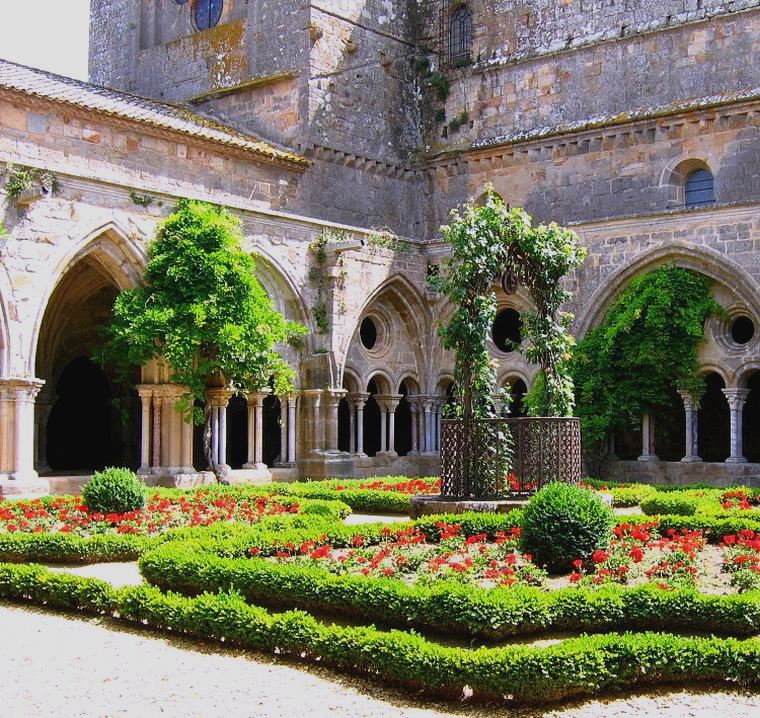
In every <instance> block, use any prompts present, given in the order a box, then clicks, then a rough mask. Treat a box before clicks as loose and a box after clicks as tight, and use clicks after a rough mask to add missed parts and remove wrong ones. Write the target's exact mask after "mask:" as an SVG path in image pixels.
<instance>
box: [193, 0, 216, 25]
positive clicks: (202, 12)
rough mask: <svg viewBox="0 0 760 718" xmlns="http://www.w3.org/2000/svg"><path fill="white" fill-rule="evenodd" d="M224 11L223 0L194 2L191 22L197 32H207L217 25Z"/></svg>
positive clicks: (197, 0) (198, 0)
mask: <svg viewBox="0 0 760 718" xmlns="http://www.w3.org/2000/svg"><path fill="white" fill-rule="evenodd" d="M222 10H224V0H196V1H195V5H194V7H193V22H194V23H195V27H196V29H198V30H209V29H211V28H212V27H216V26H217V25H218V24H219V20H221V18H222Z"/></svg>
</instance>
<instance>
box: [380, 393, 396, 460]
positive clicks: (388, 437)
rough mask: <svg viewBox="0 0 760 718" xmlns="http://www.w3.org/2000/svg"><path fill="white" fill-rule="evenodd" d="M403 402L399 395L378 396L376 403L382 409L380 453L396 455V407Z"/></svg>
mask: <svg viewBox="0 0 760 718" xmlns="http://www.w3.org/2000/svg"><path fill="white" fill-rule="evenodd" d="M400 400H401V395H399V394H377V395H376V396H375V401H377V404H378V406H379V407H380V451H379V452H378V453H381V454H391V455H395V454H396V450H395V446H396V437H395V433H396V414H395V411H396V407H397V406H398V403H399V401H400Z"/></svg>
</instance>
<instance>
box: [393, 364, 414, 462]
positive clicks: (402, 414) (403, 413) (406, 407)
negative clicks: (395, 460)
mask: <svg viewBox="0 0 760 718" xmlns="http://www.w3.org/2000/svg"><path fill="white" fill-rule="evenodd" d="M398 393H399V394H400V395H401V399H399V402H398V406H397V407H396V423H395V427H396V434H395V449H396V453H397V454H398V455H399V456H406V455H407V454H408V453H409V452H410V451H411V450H412V448H413V447H412V406H411V404H410V403H409V399H408V398H407V397H408V396H410V395H413V394H416V393H417V391H416V388H414V387H412V382H411V380H410V379H405V380H404V381H402V382H401V386H400V387H399V390H398Z"/></svg>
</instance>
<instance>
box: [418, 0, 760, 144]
mask: <svg viewBox="0 0 760 718" xmlns="http://www.w3.org/2000/svg"><path fill="white" fill-rule="evenodd" d="M599 4H600V3H596V2H592V3H589V6H588V8H587V6H586V4H585V3H583V4H582V5H581V12H580V13H578V14H576V15H574V16H573V18H582V20H579V22H585V20H586V19H587V18H588V19H589V20H590V21H589V24H588V31H587V32H584V33H582V34H581V35H580V36H576V35H575V34H574V33H575V32H576V30H573V29H572V24H571V25H568V29H567V33H568V36H572V37H574V38H575V39H574V40H573V41H572V42H571V43H570V44H569V45H567V49H564V48H560V47H558V40H557V38H558V37H559V36H560V35H561V33H562V31H563V23H562V22H559V23H558V24H557V25H555V24H552V23H550V22H548V21H542V22H540V23H539V22H538V20H535V21H534V20H531V22H534V23H535V24H534V25H531V26H530V27H529V28H524V32H523V31H521V32H520V33H518V34H517V35H515V34H514V32H516V31H514V30H510V27H513V26H510V23H509V22H507V20H506V18H508V17H512V18H513V22H517V23H518V25H520V22H518V20H517V19H515V18H514V16H513V15H511V14H510V13H511V12H512V6H513V4H512V3H509V4H505V3H497V5H498V6H499V7H501V8H502V9H501V10H500V9H499V7H497V8H495V9H494V14H493V15H492V16H489V17H487V18H485V19H484V13H483V12H478V10H477V7H475V8H474V11H473V17H474V18H475V22H476V25H477V30H476V35H475V49H474V53H475V54H476V55H477V54H478V53H480V54H481V57H483V61H482V62H480V63H476V64H475V65H473V66H467V67H464V68H461V69H454V70H452V71H451V72H450V73H449V74H450V78H451V92H450V95H449V98H448V100H447V102H446V103H445V104H446V116H447V121H450V120H451V119H452V118H454V117H456V116H458V115H460V114H461V113H463V112H466V113H467V115H468V119H469V123H465V124H464V125H463V126H462V127H461V128H460V129H459V130H457V131H456V132H448V137H443V136H442V131H443V128H442V126H441V125H438V127H437V129H436V130H435V131H434V133H433V134H432V135H431V136H430V137H429V140H428V141H429V143H430V144H432V145H433V146H459V147H461V146H464V145H466V144H469V143H471V142H475V141H483V142H485V141H493V140H494V139H497V138H499V137H500V136H504V135H509V134H512V133H516V132H529V131H531V130H535V129H537V128H541V127H547V126H554V125H561V124H571V123H575V122H582V121H585V120H587V119H590V118H595V117H598V116H603V115H609V116H614V115H618V114H619V113H625V112H630V111H632V110H634V109H637V108H647V107H654V106H667V105H670V104H672V103H675V102H677V101H681V100H685V99H689V98H697V97H706V96H710V95H720V94H723V93H726V92H731V91H736V90H747V89H750V88H753V87H757V86H758V85H760V65H758V63H757V62H753V61H752V60H751V58H756V57H757V53H758V40H757V38H758V36H759V31H760V13H758V12H757V11H756V10H755V11H745V12H734V11H728V10H726V11H725V12H726V14H723V15H719V16H716V17H713V18H711V19H708V20H704V21H700V22H688V23H686V24H683V25H678V24H677V19H678V18H677V16H671V19H670V24H669V25H667V27H665V28H664V29H662V30H659V31H657V32H652V31H650V28H652V27H657V26H659V25H663V26H664V25H665V24H666V23H665V21H666V19H667V16H668V14H669V10H668V7H667V6H669V5H676V4H677V5H679V6H683V3H681V2H678V3H664V4H663V3H657V4H655V3H649V2H646V3H645V2H635V3H633V5H634V6H635V7H637V6H641V7H644V8H646V13H645V17H646V19H648V20H650V21H649V22H641V23H639V24H638V25H633V24H631V23H633V22H635V20H633V21H628V23H627V24H626V27H627V28H628V29H627V30H626V32H625V36H624V37H621V38H620V39H604V38H605V37H606V35H605V33H604V32H603V31H602V30H601V29H600V30H596V29H595V27H596V26H598V25H600V24H601V25H604V24H608V25H610V27H612V28H613V29H614V27H616V26H617V24H618V23H621V22H624V21H623V20H622V19H621V15H620V11H619V10H618V8H617V6H616V5H613V6H609V7H608V8H607V9H606V10H605V11H604V12H600V11H599V8H598V7H597V6H598V5H599ZM475 5H476V6H477V5H479V3H475ZM542 5H543V6H544V10H546V9H547V8H548V6H551V7H552V12H556V13H557V14H561V13H562V12H564V9H565V8H567V9H568V10H569V11H570V12H572V11H573V10H575V9H576V8H577V7H578V5H580V3H567V4H560V3H544V4H542ZM749 5H750V4H749V3H748V4H747V5H745V6H743V7H747V6H749ZM755 5H756V4H755V3H752V4H751V6H755ZM586 8H587V9H586ZM622 9H623V7H622V6H621V10H622ZM713 10H714V8H713ZM532 11H533V8H525V7H523V9H522V13H523V14H522V15H518V18H519V17H522V18H525V17H528V18H533V17H538V16H540V14H541V11H539V14H538V15H537V16H534V14H533V12H532ZM624 12H625V14H626V15H627V14H628V12H629V10H628V4H626V7H625V8H624ZM706 12H708V10H707V9H704V8H703V10H700V11H699V12H697V13H695V14H694V15H688V14H687V15H685V16H684V17H685V18H686V19H689V18H691V17H694V18H696V17H698V16H699V15H700V14H704V13H706ZM634 17H635V14H634ZM656 17H659V19H660V20H662V22H661V23H658V21H656V20H655V18H656ZM591 18H596V20H591ZM573 22H575V19H574V20H573ZM478 23H480V24H479V25H478ZM522 23H523V24H522V25H520V27H521V28H523V27H524V23H525V21H524V20H523V21H522ZM634 27H637V28H639V32H640V34H634V35H630V34H629V30H630V31H633V28H634ZM581 41H582V42H581ZM579 43H580V44H579ZM492 46H493V47H492ZM479 48H480V49H479ZM505 48H509V50H507V49H505ZM518 48H521V49H519V50H518ZM493 52H496V58H495V59H489V58H490V56H491V54H492V53H493ZM470 124H471V125H472V127H470Z"/></svg>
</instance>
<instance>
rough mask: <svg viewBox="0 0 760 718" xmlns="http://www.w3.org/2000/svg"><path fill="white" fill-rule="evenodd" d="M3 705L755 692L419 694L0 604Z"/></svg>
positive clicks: (255, 717)
mask: <svg viewBox="0 0 760 718" xmlns="http://www.w3.org/2000/svg"><path fill="white" fill-rule="evenodd" d="M0 635H1V636H2V642H1V643H0V671H2V673H3V675H4V676H6V681H5V682H4V685H3V698H2V701H3V707H2V709H0V714H2V715H8V716H23V717H24V718H41V717H42V716H45V717H46V718H47V717H48V716H64V717H65V718H83V717H86V718H95V717H97V718H111V717H115V716H135V717H139V718H152V717H153V716H163V717H164V718H166V717H174V716H176V717H177V718H180V717H182V718H192V717H194V716H198V717H201V716H202V717H203V718H215V717H217V716H218V717H219V718H249V717H250V718H289V717H290V716H300V715H304V714H306V713H308V715H309V716H310V718H321V717H322V716H325V717H326V716H333V717H335V718H445V717H447V716H448V717H449V718H454V717H455V716H466V717H469V718H496V717H497V716H500V717H501V718H503V717H504V716H510V717H512V718H629V717H630V718H644V717H645V716H658V718H684V717H685V716H698V717H699V718H708V717H709V718H712V717H713V716H717V715H721V714H723V715H731V718H757V716H758V715H759V714H760V695H752V694H750V693H746V692H743V691H733V692H714V693H702V692H684V691H661V692H655V693H652V694H648V695H646V696H633V697H616V698H615V699H614V700H601V701H588V702H585V703H582V704H573V705H571V706H566V707H564V708H562V709H551V710H545V711H543V710H507V709H505V708H503V707H501V708H496V707H488V706H462V705H446V704H442V703H439V702H430V701H422V700H418V699H416V698H415V697H414V696H409V695H407V694H404V693H401V692H399V691H395V690H392V689H388V688H384V687H382V686H379V685H377V684H374V683H369V682H366V681H364V680H361V679H357V678H349V677H345V676H341V675H338V674H336V673H333V672H331V671H329V670H326V669H322V668H318V667H310V666H302V665H299V666H298V667H296V665H297V664H294V663H290V662H287V661H276V660H272V659H270V658H268V657H265V656H261V655H257V654H254V653H246V652H243V651H234V650H227V649H221V648H218V647H215V646H203V645H197V644H194V643H192V642H190V641H185V640H182V639H178V638H174V637H167V636H158V635H155V634H151V633H148V632H145V631H139V630H133V629H131V628H129V627H123V626H120V625H118V624H116V623H115V622H113V621H109V620H105V619H95V618H80V617H71V616H62V615H56V614H52V613H47V612H44V611H41V610H38V609H34V608H27V607H17V606H10V605H7V604H0Z"/></svg>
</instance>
